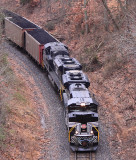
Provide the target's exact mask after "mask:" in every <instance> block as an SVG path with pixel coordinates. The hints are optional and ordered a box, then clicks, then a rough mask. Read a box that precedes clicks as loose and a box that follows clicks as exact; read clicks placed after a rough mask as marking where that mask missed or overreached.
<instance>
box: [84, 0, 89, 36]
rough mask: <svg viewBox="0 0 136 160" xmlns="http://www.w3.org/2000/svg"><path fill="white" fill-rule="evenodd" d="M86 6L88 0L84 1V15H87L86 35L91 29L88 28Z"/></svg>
mask: <svg viewBox="0 0 136 160" xmlns="http://www.w3.org/2000/svg"><path fill="white" fill-rule="evenodd" d="M86 5H87V0H84V8H85V11H84V14H85V17H84V18H85V31H86V33H89V27H88V23H87V19H88V17H87V10H86Z"/></svg>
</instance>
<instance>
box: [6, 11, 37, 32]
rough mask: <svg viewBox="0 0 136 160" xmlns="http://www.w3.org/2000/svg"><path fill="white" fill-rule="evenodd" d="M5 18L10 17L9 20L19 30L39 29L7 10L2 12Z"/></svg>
mask: <svg viewBox="0 0 136 160" xmlns="http://www.w3.org/2000/svg"><path fill="white" fill-rule="evenodd" d="M3 12H4V14H5V15H6V16H7V17H10V18H9V20H10V21H12V22H13V23H15V24H16V25H18V26H19V27H21V28H24V29H25V28H39V27H38V26H37V25H35V24H34V23H32V22H30V21H28V20H27V19H25V18H23V17H21V16H19V15H17V14H15V13H13V12H10V11H7V10H4V11H3Z"/></svg>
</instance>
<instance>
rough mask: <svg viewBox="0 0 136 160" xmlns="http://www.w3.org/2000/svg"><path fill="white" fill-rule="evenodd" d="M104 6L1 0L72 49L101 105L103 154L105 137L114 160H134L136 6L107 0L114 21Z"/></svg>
mask: <svg viewBox="0 0 136 160" xmlns="http://www.w3.org/2000/svg"><path fill="white" fill-rule="evenodd" d="M22 2H25V1H22ZM102 2H104V1H99V0H97V1H95V0H93V1H88V4H86V6H85V4H84V3H81V2H80V1H77V2H71V3H67V1H65V2H64V1H60V0H57V1H56V0H50V1H49V0H46V1H44V0H33V1H30V2H29V3H26V4H20V1H19V0H16V1H11V0H1V2H0V6H2V7H1V9H9V10H11V11H14V12H16V13H18V14H20V15H21V16H24V17H26V18H27V19H30V20H31V21H33V22H34V23H36V24H38V25H40V26H41V27H42V28H43V29H46V30H48V31H49V32H51V33H52V34H53V35H54V36H55V37H56V38H58V39H60V40H61V41H62V42H63V43H65V44H66V45H67V46H68V47H69V50H70V53H71V56H73V57H75V58H77V59H78V60H79V61H80V62H81V63H82V65H83V68H84V71H85V72H86V74H87V75H88V76H89V79H90V82H91V86H90V91H91V92H92V93H94V94H95V97H96V99H97V101H98V102H99V117H100V118H99V121H100V134H101V135H100V150H102V149H101V148H102V146H103V144H104V141H103V137H106V140H107V143H108V147H109V150H110V155H111V159H115V160H128V159H130V160H134V159H135V157H136V153H135V144H136V135H135V131H136V104H135V100H136V93H135V90H136V87H135V84H136V81H135V80H136V72H135V70H136V55H135V47H136V46H135V39H136V32H135V25H136V23H135V18H136V13H135V12H133V11H134V9H135V6H136V4H135V3H136V2H134V1H130V2H129V4H127V5H126V7H125V3H124V2H125V1H123V0H122V1H121V2H122V3H121V4H122V5H121V4H120V3H117V1H115V0H112V1H110V0H108V3H107V4H108V8H109V9H110V11H111V14H112V16H113V17H111V16H110V14H107V10H106V9H105V7H104V5H103V3H102ZM85 13H87V16H88V18H87V21H86V22H85V19H84V15H85ZM113 20H114V21H113ZM114 23H115V24H114ZM86 24H88V27H89V31H88V30H87V28H86V27H87V26H86ZM98 150H99V149H98ZM98 153H99V151H98ZM128 157H129V158H128Z"/></svg>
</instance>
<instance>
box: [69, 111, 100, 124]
mask: <svg viewBox="0 0 136 160" xmlns="http://www.w3.org/2000/svg"><path fill="white" fill-rule="evenodd" d="M96 121H98V117H94V116H93V115H92V114H84V115H79V114H78V115H76V113H75V114H74V115H73V116H72V117H69V122H79V123H82V124H87V122H96Z"/></svg>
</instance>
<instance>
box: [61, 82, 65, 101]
mask: <svg viewBox="0 0 136 160" xmlns="http://www.w3.org/2000/svg"><path fill="white" fill-rule="evenodd" d="M64 89H65V87H64V86H63V85H62V83H61V82H60V99H61V101H62V93H63V90H64Z"/></svg>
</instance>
